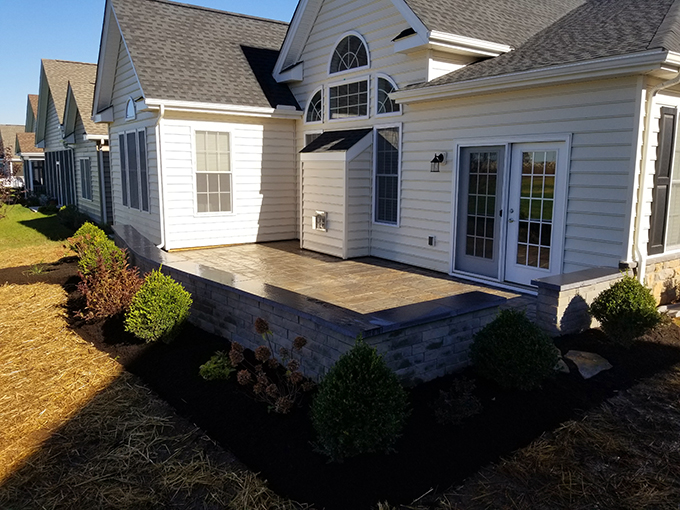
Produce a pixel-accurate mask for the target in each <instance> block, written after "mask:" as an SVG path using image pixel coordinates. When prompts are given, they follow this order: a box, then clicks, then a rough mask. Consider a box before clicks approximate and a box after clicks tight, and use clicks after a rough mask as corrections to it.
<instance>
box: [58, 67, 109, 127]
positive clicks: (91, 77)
mask: <svg viewBox="0 0 680 510" xmlns="http://www.w3.org/2000/svg"><path fill="white" fill-rule="evenodd" d="M96 79H97V66H96V64H92V65H88V66H87V67H83V68H81V69H80V72H79V73H77V74H75V75H73V76H71V77H70V78H69V81H68V85H67V91H66V100H65V105H64V136H69V135H70V134H72V133H73V132H74V131H75V130H76V125H77V117H78V114H80V118H81V120H82V122H83V127H84V129H85V133H86V134H88V135H102V136H103V135H108V127H107V126H106V125H105V124H95V123H94V122H93V121H92V118H91V116H90V112H91V111H92V101H93V97H94V84H95V80H96Z"/></svg>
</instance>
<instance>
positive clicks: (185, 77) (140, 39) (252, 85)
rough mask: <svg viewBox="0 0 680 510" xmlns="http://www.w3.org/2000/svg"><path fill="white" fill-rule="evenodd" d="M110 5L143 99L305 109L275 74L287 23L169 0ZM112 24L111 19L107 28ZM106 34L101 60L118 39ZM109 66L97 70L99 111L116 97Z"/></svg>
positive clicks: (135, 0)
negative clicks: (276, 79) (99, 70)
mask: <svg viewBox="0 0 680 510" xmlns="http://www.w3.org/2000/svg"><path fill="white" fill-rule="evenodd" d="M109 3H110V6H111V7H112V10H110V9H108V8H107V10H106V17H111V16H113V17H114V18H115V22H116V23H117V26H118V28H119V33H120V35H121V36H122V41H123V44H124V45H125V47H126V49H127V51H128V53H129V55H130V58H131V60H132V63H133V66H134V69H135V72H136V74H137V77H138V80H139V84H140V87H141V89H142V94H143V96H144V98H145V99H155V100H168V101H183V102H187V101H188V102H196V103H211V104H221V105H237V106H246V107H263V108H275V107H276V106H277V105H286V106H292V107H295V108H296V109H299V106H298V104H297V102H296V100H295V98H294V96H293V94H292V93H291V92H290V90H289V89H288V87H287V86H285V85H280V84H278V83H276V81H275V80H274V79H273V78H272V77H271V74H272V73H271V71H272V68H273V65H274V63H275V62H276V59H277V57H278V50H279V48H280V46H281V43H282V41H283V38H284V36H285V33H286V29H287V26H288V25H287V24H286V23H283V22H280V21H273V20H267V19H263V18H255V17H252V16H245V15H242V14H233V13H229V12H224V11H218V10H214V9H208V8H205V7H198V6H195V5H187V4H180V3H175V2H170V1H167V0H109ZM111 23H112V22H111V20H108V21H107V19H106V18H105V20H104V32H105V31H106V30H107V24H111ZM109 33H110V32H109ZM108 37H109V35H108V34H106V33H103V34H102V48H101V49H100V66H101V64H102V59H105V58H106V57H107V55H106V52H105V49H104V48H103V46H104V45H105V44H110V43H111V42H115V41H108V40H107V39H108ZM111 37H113V36H111ZM116 49H117V48H116ZM116 57H117V55H116ZM110 58H111V60H112V59H113V57H110ZM111 64H112V62H111V61H110V60H109V61H107V62H106V66H109V65H111ZM113 65H115V63H113ZM108 71H109V72H110V69H109V70H108ZM106 72H107V70H106V69H103V68H102V70H101V73H100V74H98V76H97V88H98V89H99V88H100V87H102V90H101V93H99V92H98V94H99V96H98V98H97V100H96V103H97V104H95V108H96V109H97V110H98V111H102V110H103V109H105V108H106V106H108V105H106V103H107V101H108V103H109V104H110V100H111V98H110V93H111V92H110V91H109V90H108V89H107V87H108V88H110V89H111V90H112V83H111V80H112V76H111V75H110V74H108V75H107V74H106ZM104 80H109V83H108V84H104V83H103V82H104ZM104 89H107V90H104ZM105 96H107V97H105ZM95 113H97V112H95Z"/></svg>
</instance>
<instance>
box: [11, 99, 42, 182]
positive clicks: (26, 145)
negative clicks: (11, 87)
mask: <svg viewBox="0 0 680 510" xmlns="http://www.w3.org/2000/svg"><path fill="white" fill-rule="evenodd" d="M37 112H38V95H37V94H29V95H28V101H26V124H25V125H24V131H25V132H24V133H17V137H16V146H15V150H16V153H17V155H18V156H20V157H21V160H22V162H23V167H24V179H25V181H26V189H27V190H29V191H32V192H33V193H35V194H36V195H44V194H45V193H46V189H45V173H44V165H45V153H44V151H43V150H42V149H40V148H38V147H36V146H35V120H36V114H37Z"/></svg>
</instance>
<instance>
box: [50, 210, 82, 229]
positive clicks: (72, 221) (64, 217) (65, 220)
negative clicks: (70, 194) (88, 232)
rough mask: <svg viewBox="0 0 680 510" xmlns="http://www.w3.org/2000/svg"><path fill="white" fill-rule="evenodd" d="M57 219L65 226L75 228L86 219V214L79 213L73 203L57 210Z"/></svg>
mask: <svg viewBox="0 0 680 510" xmlns="http://www.w3.org/2000/svg"><path fill="white" fill-rule="evenodd" d="M57 219H58V220H59V222H60V223H61V224H62V225H64V226H65V227H66V228H68V229H71V230H76V229H78V228H80V227H81V226H82V225H83V224H84V223H85V222H87V221H88V219H89V218H88V216H87V215H86V214H83V213H81V212H80V211H79V210H78V207H76V206H75V205H64V206H62V207H60V208H59V210H58V211H57Z"/></svg>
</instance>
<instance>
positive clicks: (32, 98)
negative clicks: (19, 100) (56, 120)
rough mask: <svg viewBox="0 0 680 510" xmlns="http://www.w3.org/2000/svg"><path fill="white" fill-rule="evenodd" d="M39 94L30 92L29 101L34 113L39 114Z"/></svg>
mask: <svg viewBox="0 0 680 510" xmlns="http://www.w3.org/2000/svg"><path fill="white" fill-rule="evenodd" d="M38 97H39V96H38V94H29V95H28V102H29V103H30V104H31V110H33V115H34V116H35V117H37V116H38Z"/></svg>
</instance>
